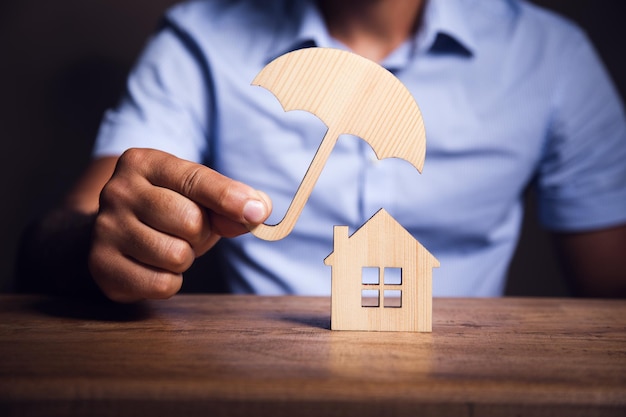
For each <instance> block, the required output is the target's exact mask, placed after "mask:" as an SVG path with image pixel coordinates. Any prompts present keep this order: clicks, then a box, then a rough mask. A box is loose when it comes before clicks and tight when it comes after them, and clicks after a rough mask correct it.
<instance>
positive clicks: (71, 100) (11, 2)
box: [0, 0, 626, 296]
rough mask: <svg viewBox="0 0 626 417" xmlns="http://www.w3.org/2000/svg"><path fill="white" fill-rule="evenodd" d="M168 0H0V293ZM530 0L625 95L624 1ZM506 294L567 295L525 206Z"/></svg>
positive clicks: (82, 158)
mask: <svg viewBox="0 0 626 417" xmlns="http://www.w3.org/2000/svg"><path fill="white" fill-rule="evenodd" d="M175 2H176V1H175V0H90V1H85V0H56V1H49V0H4V1H2V2H0V42H1V46H2V48H1V50H0V92H1V93H0V103H1V104H0V140H1V146H2V148H1V149H2V151H1V152H0V155H1V158H2V159H1V160H0V162H1V164H0V193H1V194H0V195H2V201H1V203H0V232H1V238H0V271H1V272H0V292H8V291H11V290H12V289H13V287H14V281H15V278H14V271H15V265H14V264H15V254H16V249H17V242H18V239H19V236H20V234H21V232H22V230H23V228H24V226H25V225H26V224H27V223H28V222H29V221H31V220H32V219H34V218H36V217H37V216H40V215H42V213H44V212H46V211H47V210H49V209H50V208H52V207H54V206H55V205H56V204H58V203H59V202H60V199H61V197H62V195H63V194H64V193H65V192H66V191H67V189H68V188H69V187H70V186H71V184H72V182H73V181H74V180H75V179H76V177H77V176H78V175H79V174H80V172H81V171H82V170H83V169H84V167H85V166H86V164H87V162H88V160H89V154H90V150H91V146H92V143H93V139H94V138H95V134H96V131H97V128H98V124H99V121H100V118H101V116H102V113H103V111H104V110H105V109H106V108H107V107H110V106H112V105H113V104H114V103H115V102H116V100H117V98H118V96H119V94H120V91H121V89H122V88H123V84H124V79H125V76H126V74H127V72H128V71H129V69H130V67H131V65H132V64H133V62H134V60H135V58H136V56H137V54H138V53H139V52H140V51H141V49H142V46H143V45H144V43H145V41H146V39H147V37H148V36H149V35H150V34H151V33H152V31H153V30H154V28H155V27H156V25H157V22H158V20H159V17H160V15H161V14H162V13H163V11H164V10H165V8H167V7H168V6H169V5H171V4H173V3H175ZM535 3H539V4H542V5H544V6H547V7H549V8H551V9H553V10H556V11H558V12H560V13H561V14H563V15H566V16H568V17H570V18H571V19H573V20H575V21H576V22H578V23H579V24H580V25H581V26H582V27H583V28H585V30H586V31H587V33H588V34H589V36H590V37H591V39H592V40H593V42H594V44H595V45H596V47H597V49H598V50H599V52H600V55H601V56H602V58H603V60H604V62H605V64H606V65H607V67H608V69H609V71H610V73H611V75H612V77H613V80H614V81H615V82H616V84H617V86H618V88H619V90H620V92H621V95H622V97H625V96H626V62H625V59H624V52H625V51H624V46H623V45H624V40H626V28H625V26H626V25H624V23H623V14H622V13H620V11H621V10H620V6H622V5H623V2H622V1H620V0H603V1H593V0H536V1H535ZM622 8H623V6H622ZM528 204H529V206H532V196H531V197H530V198H529V203H528ZM507 293H508V294H515V295H544V296H551V295H567V293H568V292H567V289H566V287H565V286H564V284H563V280H562V278H561V275H560V272H559V270H558V268H557V266H556V263H555V261H554V255H553V252H552V248H551V246H550V242H549V240H548V239H547V235H546V234H545V233H544V232H542V231H541V230H540V229H539V228H538V227H537V224H536V219H535V216H534V211H533V210H527V217H526V220H525V225H524V232H523V236H522V241H521V243H520V247H519V248H518V252H517V254H516V257H515V259H514V262H513V265H512V268H511V272H510V279H509V284H508V290H507Z"/></svg>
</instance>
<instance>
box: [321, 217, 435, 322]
mask: <svg viewBox="0 0 626 417" xmlns="http://www.w3.org/2000/svg"><path fill="white" fill-rule="evenodd" d="M333 239H334V251H333V252H332V253H331V254H330V255H329V256H328V257H327V258H326V259H325V260H324V263H325V264H326V265H329V266H331V267H332V273H331V274H332V275H331V276H332V284H331V288H332V293H331V329H332V330H378V331H418V332H430V331H432V269H433V268H435V267H438V266H439V261H437V259H436V258H435V257H434V256H433V255H431V253H430V252H428V250H426V248H424V246H422V245H421V244H420V243H419V242H418V241H417V240H416V239H415V238H413V236H411V234H410V233H409V232H408V231H407V230H406V229H404V228H403V227H402V226H401V225H400V224H399V223H398V222H397V221H396V220H395V219H394V218H393V217H391V215H390V214H389V213H388V212H387V211H386V210H384V209H381V210H379V211H378V212H377V213H376V214H375V215H374V216H373V217H372V218H370V219H369V220H368V221H367V222H366V223H365V224H364V225H363V226H361V228H359V229H358V230H357V231H356V232H354V233H353V234H352V236H348V226H335V228H334V238H333Z"/></svg>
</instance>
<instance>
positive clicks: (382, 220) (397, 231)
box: [324, 208, 439, 266]
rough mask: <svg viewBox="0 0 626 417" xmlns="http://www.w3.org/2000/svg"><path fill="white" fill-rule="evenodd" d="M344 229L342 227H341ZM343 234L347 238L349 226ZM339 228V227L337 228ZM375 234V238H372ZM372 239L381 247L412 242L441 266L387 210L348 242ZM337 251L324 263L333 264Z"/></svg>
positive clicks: (382, 211) (381, 212) (367, 223)
mask: <svg viewBox="0 0 626 417" xmlns="http://www.w3.org/2000/svg"><path fill="white" fill-rule="evenodd" d="M339 227H342V226H339ZM343 227H345V229H343V232H344V233H345V234H346V236H347V226H343ZM336 228H337V226H336ZM372 234H373V236H372ZM366 238H367V239H372V238H374V239H375V240H376V242H377V244H379V245H381V246H391V245H393V244H397V242H398V240H401V241H404V242H405V243H406V242H412V243H415V244H417V245H418V246H419V247H422V248H423V249H424V250H425V251H426V252H427V253H428V255H430V256H431V257H432V258H433V260H434V262H435V265H436V266H439V262H438V261H437V259H436V258H435V257H434V256H433V255H432V254H431V253H430V252H428V250H427V249H426V248H424V246H423V245H422V244H421V243H420V242H419V241H418V240H417V239H415V238H414V237H413V236H412V235H411V234H410V233H409V232H408V230H406V229H405V228H404V227H402V225H401V224H400V223H398V221H397V220H396V219H394V218H393V217H392V216H391V215H390V214H389V212H387V210H385V209H384V208H381V209H380V210H378V211H377V212H376V213H375V214H374V215H373V216H372V217H370V219H369V220H368V221H367V222H365V223H364V224H363V225H362V226H361V227H360V228H358V229H357V230H356V231H355V232H354V233H353V234H352V235H351V236H349V237H347V239H348V240H352V241H354V240H357V241H358V240H360V239H366ZM335 239H337V231H335ZM334 254H335V251H333V252H331V253H330V254H329V255H328V256H327V257H326V259H324V263H325V264H326V265H331V264H332V263H333V259H334Z"/></svg>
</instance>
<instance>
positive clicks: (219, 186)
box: [123, 150, 271, 224]
mask: <svg viewBox="0 0 626 417" xmlns="http://www.w3.org/2000/svg"><path fill="white" fill-rule="evenodd" d="M123 157H124V158H125V159H127V160H128V161H127V162H128V163H131V164H134V166H135V167H137V169H138V170H139V171H140V172H141V173H142V174H143V176H144V177H145V178H146V179H147V180H148V181H149V182H150V183H151V184H153V185H155V186H158V187H164V188H168V189H170V190H173V191H175V192H177V193H179V194H181V195H183V196H185V197H187V198H189V199H190V200H192V201H194V202H196V203H198V204H199V205H201V206H204V207H206V208H208V209H209V210H211V211H213V212H215V213H217V214H219V215H221V216H224V217H226V218H228V219H231V220H233V221H235V222H238V223H242V224H259V223H262V222H263V221H264V220H265V219H266V218H267V217H268V216H269V214H270V210H271V209H270V202H269V201H267V197H265V195H264V194H263V193H260V192H258V191H257V190H255V189H254V188H252V187H250V186H248V185H246V184H244V183H242V182H239V181H235V180H233V179H231V178H228V177H226V176H224V175H222V174H220V173H219V172H217V171H214V170H212V169H210V168H208V167H206V166H204V165H201V164H196V163H194V162H190V161H186V160H184V159H180V158H178V157H175V156H174V155H171V154H168V153H165V152H162V151H157V150H150V151H147V152H143V151H141V150H134V151H127V152H126V153H125V154H124V155H123ZM136 159H140V161H136Z"/></svg>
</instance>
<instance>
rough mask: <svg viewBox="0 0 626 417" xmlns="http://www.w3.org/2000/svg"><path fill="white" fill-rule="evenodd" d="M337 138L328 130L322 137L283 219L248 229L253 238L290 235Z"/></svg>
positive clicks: (280, 237)
mask: <svg viewBox="0 0 626 417" xmlns="http://www.w3.org/2000/svg"><path fill="white" fill-rule="evenodd" d="M338 138H339V135H338V134H336V133H335V132H333V131H331V129H330V128H329V129H328V131H327V132H326V135H324V139H323V140H322V143H321V144H320V147H319V148H318V149H317V152H316V153H315V156H314V157H313V161H311V165H309V169H308V170H307V171H306V174H305V175H304V178H303V179H302V182H301V183H300V186H299V187H298V191H296V194H295V196H294V197H293V200H292V201H291V204H290V205H289V208H288V209H287V213H286V214H285V217H283V219H282V220H281V221H280V222H278V223H277V224H274V225H269V224H259V225H257V226H251V227H249V228H248V230H250V232H251V233H252V234H253V235H254V236H256V237H258V238H260V239H263V240H272V241H273V240H280V239H282V238H284V237H285V236H287V235H288V234H289V233H291V231H292V230H293V228H294V226H295V225H296V221H297V220H298V217H300V213H302V209H303V208H304V205H305V204H306V202H307V200H308V199H309V196H310V195H311V192H312V191H313V187H314V186H315V183H316V182H317V179H318V178H319V177H320V174H321V173H322V169H323V168H324V166H325V165H326V161H327V160H328V157H329V156H330V153H331V152H332V150H333V148H334V147H335V144H336V143H337V139H338Z"/></svg>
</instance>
